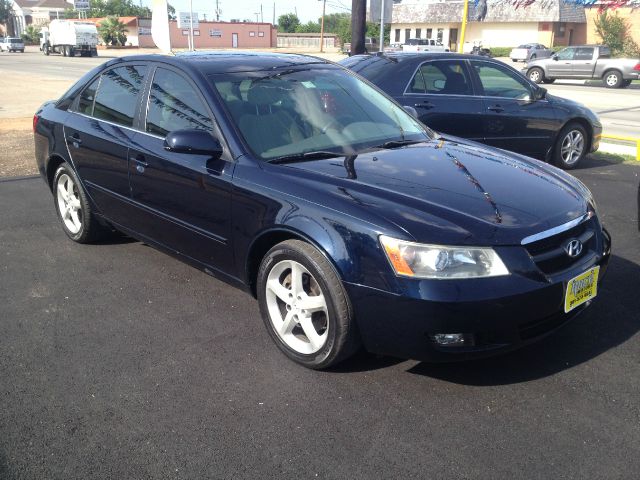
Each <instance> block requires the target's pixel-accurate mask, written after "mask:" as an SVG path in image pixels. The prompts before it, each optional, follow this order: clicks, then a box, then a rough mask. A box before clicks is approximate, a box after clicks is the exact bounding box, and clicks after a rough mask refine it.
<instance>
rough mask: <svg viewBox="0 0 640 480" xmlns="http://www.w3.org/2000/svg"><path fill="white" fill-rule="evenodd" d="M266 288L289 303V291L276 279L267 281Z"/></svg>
mask: <svg viewBox="0 0 640 480" xmlns="http://www.w3.org/2000/svg"><path fill="white" fill-rule="evenodd" d="M267 288H268V289H269V290H271V292H273V294H274V295H275V296H276V297H278V298H279V299H280V300H282V301H283V302H285V303H289V301H290V299H289V293H291V292H290V291H289V290H288V289H287V288H286V287H285V286H284V285H282V284H281V283H280V282H279V281H278V280H276V279H272V280H269V281H268V282H267Z"/></svg>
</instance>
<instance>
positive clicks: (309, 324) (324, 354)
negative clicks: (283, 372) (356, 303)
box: [257, 240, 360, 369]
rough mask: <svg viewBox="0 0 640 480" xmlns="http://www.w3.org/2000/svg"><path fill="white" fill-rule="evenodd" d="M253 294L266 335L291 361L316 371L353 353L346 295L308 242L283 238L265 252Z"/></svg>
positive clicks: (352, 322) (354, 334)
mask: <svg viewBox="0 0 640 480" xmlns="http://www.w3.org/2000/svg"><path fill="white" fill-rule="evenodd" d="M257 293H258V301H259V304H260V311H261V313H262V318H263V320H264V324H265V326H266V328H267V331H268V332H269V335H270V336H271V338H272V339H273V341H274V342H275V344H276V345H277V346H278V348H279V349H280V350H281V351H282V352H283V353H284V354H285V355H286V356H287V357H289V359H291V360H293V361H294V362H296V363H298V364H300V365H303V366H305V367H307V368H313V369H322V368H327V367H330V366H332V365H335V364H337V363H339V362H341V361H343V360H345V359H346V358H348V357H350V356H351V355H353V354H354V353H355V352H356V351H357V350H358V347H359V346H360V338H359V335H358V332H357V329H356V325H355V320H354V318H353V312H352V309H351V303H350V301H349V297H348V295H347V292H346V291H345V289H344V286H343V285H342V281H341V280H340V278H339V276H338V274H337V273H336V271H335V269H334V268H333V266H332V265H331V264H330V263H329V261H328V260H327V259H326V258H325V257H324V256H323V255H322V253H320V252H319V251H318V250H317V249H316V248H314V247H313V246H311V245H310V244H308V243H305V242H302V241H300V240H287V241H285V242H282V243H279V244H278V245H276V246H274V247H273V248H272V249H271V250H269V252H268V253H267V254H266V255H265V257H264V258H263V260H262V263H261V264H260V269H259V270H258V278H257Z"/></svg>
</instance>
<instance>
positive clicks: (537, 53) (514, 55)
mask: <svg viewBox="0 0 640 480" xmlns="http://www.w3.org/2000/svg"><path fill="white" fill-rule="evenodd" d="M551 55H553V50H551V49H549V48H547V47H545V46H544V45H542V44H541V43H525V44H524V45H520V46H519V47H518V48H514V49H513V50H511V53H510V54H509V57H510V58H511V60H512V61H513V62H530V61H532V60H536V59H538V58H548V57H550V56H551Z"/></svg>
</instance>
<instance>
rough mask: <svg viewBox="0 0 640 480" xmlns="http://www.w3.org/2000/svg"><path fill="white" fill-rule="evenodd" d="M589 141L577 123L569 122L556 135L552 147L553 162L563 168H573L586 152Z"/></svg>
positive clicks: (584, 131) (582, 128)
mask: <svg viewBox="0 0 640 480" xmlns="http://www.w3.org/2000/svg"><path fill="white" fill-rule="evenodd" d="M590 144H591V142H590V140H589V138H588V136H587V131H586V130H585V128H584V127H583V126H582V125H580V124H579V123H569V124H567V125H565V126H564V128H563V129H562V130H561V131H560V134H559V135H558V140H557V141H556V144H555V147H554V149H553V163H555V164H556V166H558V167H560V168H562V169H563V170H571V169H573V168H575V167H576V166H577V165H578V164H579V163H580V162H581V161H582V159H583V158H584V156H585V155H586V153H587V145H590Z"/></svg>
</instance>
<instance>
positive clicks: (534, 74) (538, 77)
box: [527, 67, 544, 84]
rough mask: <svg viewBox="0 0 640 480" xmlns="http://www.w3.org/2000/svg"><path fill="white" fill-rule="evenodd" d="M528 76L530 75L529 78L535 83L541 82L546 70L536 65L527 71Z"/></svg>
mask: <svg viewBox="0 0 640 480" xmlns="http://www.w3.org/2000/svg"><path fill="white" fill-rule="evenodd" d="M527 77H529V80H531V81H532V82H533V83H538V84H539V83H542V82H543V80H544V72H543V71H542V69H541V68H538V67H534V68H532V69H531V70H529V71H528V72H527Z"/></svg>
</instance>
